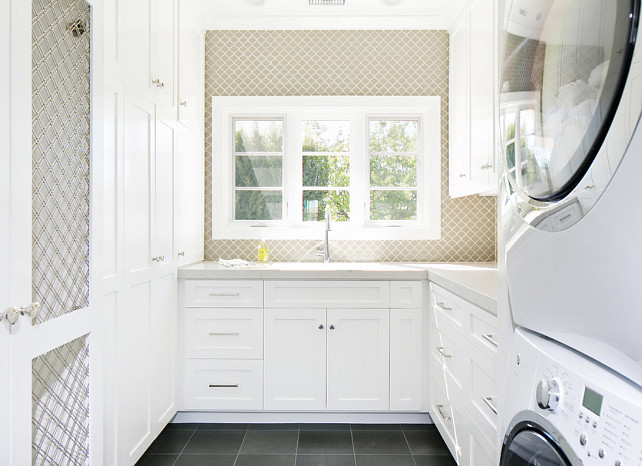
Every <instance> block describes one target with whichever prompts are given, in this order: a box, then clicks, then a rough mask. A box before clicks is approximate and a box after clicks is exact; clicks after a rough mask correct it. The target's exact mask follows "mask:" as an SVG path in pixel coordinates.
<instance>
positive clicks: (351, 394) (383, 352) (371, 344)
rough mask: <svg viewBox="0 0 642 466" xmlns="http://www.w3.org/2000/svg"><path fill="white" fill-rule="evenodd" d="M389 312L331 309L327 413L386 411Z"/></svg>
mask: <svg viewBox="0 0 642 466" xmlns="http://www.w3.org/2000/svg"><path fill="white" fill-rule="evenodd" d="M389 335H390V334H389V311H388V309H328V409H330V410H333V411H383V410H385V411H387V410H389V409H390V406H389V403H390V402H389V381H390V379H389V372H388V371H389Z"/></svg>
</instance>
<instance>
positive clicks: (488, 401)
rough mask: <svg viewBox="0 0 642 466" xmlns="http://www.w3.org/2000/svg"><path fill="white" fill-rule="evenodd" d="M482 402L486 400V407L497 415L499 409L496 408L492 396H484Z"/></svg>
mask: <svg viewBox="0 0 642 466" xmlns="http://www.w3.org/2000/svg"><path fill="white" fill-rule="evenodd" d="M482 400H484V403H486V406H488V407H489V408H490V410H491V411H492V412H493V413H495V414H497V408H495V405H493V397H492V396H484V397H482Z"/></svg>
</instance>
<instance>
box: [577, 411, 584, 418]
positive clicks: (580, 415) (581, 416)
mask: <svg viewBox="0 0 642 466" xmlns="http://www.w3.org/2000/svg"><path fill="white" fill-rule="evenodd" d="M578 417H579V418H580V419H582V418H583V417H584V414H583V413H582V411H580V414H579V415H578Z"/></svg>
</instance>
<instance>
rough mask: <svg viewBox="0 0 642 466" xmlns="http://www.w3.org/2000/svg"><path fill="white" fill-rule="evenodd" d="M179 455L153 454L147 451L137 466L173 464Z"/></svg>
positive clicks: (169, 465)
mask: <svg viewBox="0 0 642 466" xmlns="http://www.w3.org/2000/svg"><path fill="white" fill-rule="evenodd" d="M176 458H178V455H151V454H148V453H145V454H144V455H143V457H142V458H141V459H139V460H138V462H137V463H136V466H172V465H173V464H174V462H175V461H176Z"/></svg>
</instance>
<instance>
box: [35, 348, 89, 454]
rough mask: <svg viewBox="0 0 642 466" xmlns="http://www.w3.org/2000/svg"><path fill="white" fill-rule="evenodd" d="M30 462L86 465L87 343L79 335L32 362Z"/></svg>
mask: <svg viewBox="0 0 642 466" xmlns="http://www.w3.org/2000/svg"><path fill="white" fill-rule="evenodd" d="M31 396H32V422H31V423H32V435H33V437H32V439H33V440H32V460H33V464H38V465H40V464H46V465H57V466H58V465H84V464H89V346H88V341H87V336H84V337H80V338H78V339H76V340H73V341H71V342H69V343H67V344H65V345H62V346H60V347H58V348H55V349H53V350H51V351H49V352H48V353H45V354H43V355H41V356H38V357H37V358H36V359H34V360H33V361H32V395H31Z"/></svg>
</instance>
